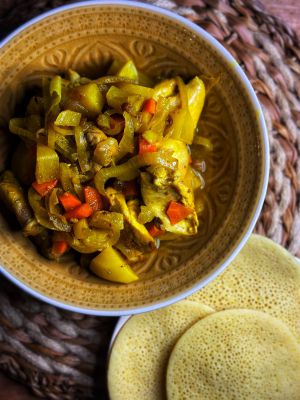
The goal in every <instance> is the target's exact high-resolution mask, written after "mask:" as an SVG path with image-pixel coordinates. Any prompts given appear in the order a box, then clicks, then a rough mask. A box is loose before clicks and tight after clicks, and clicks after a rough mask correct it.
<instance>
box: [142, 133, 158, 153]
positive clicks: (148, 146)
mask: <svg viewBox="0 0 300 400" xmlns="http://www.w3.org/2000/svg"><path fill="white" fill-rule="evenodd" d="M156 151H157V146H156V144H153V143H149V142H148V141H147V140H146V139H144V138H143V137H140V138H139V154H145V153H155V152H156Z"/></svg>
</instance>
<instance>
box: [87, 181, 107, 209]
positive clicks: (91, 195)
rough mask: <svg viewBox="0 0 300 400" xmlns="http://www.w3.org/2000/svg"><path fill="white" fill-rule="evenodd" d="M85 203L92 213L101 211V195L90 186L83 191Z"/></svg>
mask: <svg viewBox="0 0 300 400" xmlns="http://www.w3.org/2000/svg"><path fill="white" fill-rule="evenodd" d="M83 192H84V198H85V202H86V203H87V204H89V205H90V207H91V209H92V210H93V211H98V210H103V200H102V196H101V194H100V193H99V192H98V190H96V189H95V188H93V187H92V186H86V187H85V188H84V189H83Z"/></svg>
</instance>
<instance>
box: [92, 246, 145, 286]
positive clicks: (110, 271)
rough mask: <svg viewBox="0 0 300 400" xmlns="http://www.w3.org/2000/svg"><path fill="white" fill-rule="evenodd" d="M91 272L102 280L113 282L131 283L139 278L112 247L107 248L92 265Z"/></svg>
mask: <svg viewBox="0 0 300 400" xmlns="http://www.w3.org/2000/svg"><path fill="white" fill-rule="evenodd" d="M90 268H91V270H92V271H93V272H94V274H96V275H98V276H99V277H100V278H103V279H107V280H109V281H112V282H120V283H130V282H134V281H137V280H138V279H139V277H138V276H137V275H136V274H135V272H134V271H133V270H132V269H131V268H130V266H129V265H128V264H127V263H126V262H125V260H124V259H123V258H122V257H121V255H120V254H119V253H118V252H117V251H116V250H115V249H113V248H112V247H107V248H106V249H104V250H103V251H102V252H101V253H100V254H99V255H98V256H96V257H95V258H94V259H93V260H92V261H91V264H90Z"/></svg>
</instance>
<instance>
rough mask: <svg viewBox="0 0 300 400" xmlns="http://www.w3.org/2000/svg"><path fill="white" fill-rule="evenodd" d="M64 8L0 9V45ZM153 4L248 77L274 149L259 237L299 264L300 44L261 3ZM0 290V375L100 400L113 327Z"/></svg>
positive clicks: (15, 3)
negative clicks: (217, 45)
mask: <svg viewBox="0 0 300 400" xmlns="http://www.w3.org/2000/svg"><path fill="white" fill-rule="evenodd" d="M149 2H150V1H149ZM65 3H67V2H63V1H59V0H48V1H47V0H38V1H33V0H27V1H23V0H2V1H1V4H0V36H2V37H4V36H5V34H7V33H8V32H10V31H11V30H13V29H14V28H16V27H17V26H18V25H20V23H23V22H25V21H26V20H28V19H30V18H32V17H33V16H35V15H37V14H39V13H41V12H43V11H46V10H49V9H51V8H53V7H56V6H59V5H62V4H65ZM151 3H153V4H155V5H158V6H161V7H164V8H167V9H169V10H172V11H174V12H177V13H178V14H180V15H182V16H184V17H186V18H188V19H189V20H191V21H193V22H195V23H196V24H199V25H200V26H201V27H203V28H204V29H206V30H207V31H208V32H210V33H211V34H212V35H213V36H214V37H215V38H216V39H218V40H219V41H220V42H221V43H222V44H223V45H224V46H225V47H226V48H227V49H228V50H229V51H230V52H231V54H232V55H233V56H234V57H235V59H236V60H238V62H239V63H240V64H241V65H242V67H243V68H244V70H245V72H246V74H247V75H248V77H249V79H250V80H251V82H252V85H253V87H254V89H255V91H256V93H257V95H258V97H259V100H260V102H261V104H262V107H263V111H264V115H265V119H266V122H267V127H268V132H269V139H270V145H271V175H270V181H269V187H268V194H267V197H266V201H265V204H264V208H263V211H262V213H261V217H260V220H259V222H258V224H257V226H256V231H257V232H259V233H261V234H263V235H266V236H268V237H270V238H272V239H273V240H275V241H276V242H278V243H281V244H283V245H284V246H285V247H286V248H287V249H289V251H290V252H291V253H293V254H295V255H298V256H300V234H299V233H300V202H299V189H298V187H299V185H298V183H299V179H300V159H299V151H300V79H299V77H300V63H299V59H300V44H299V39H297V37H296V35H295V33H294V32H293V31H292V30H290V29H289V28H288V27H287V26H285V25H283V24H282V23H280V22H279V21H278V20H277V19H276V18H274V17H272V16H270V15H268V14H267V13H265V12H264V10H263V7H262V5H261V4H260V3H259V2H257V1H251V2H250V1H247V0H244V1H241V0H235V1H229V0H223V1H218V0H188V1H180V2H179V1H178V2H177V3H175V2H174V1H171V0H157V1H151ZM0 285H1V292H0V368H1V369H2V370H4V371H6V373H7V374H8V375H9V376H11V377H13V378H15V379H17V380H18V381H20V382H23V383H24V384H26V385H28V386H29V387H30V388H31V389H32V391H33V393H34V394H35V395H36V396H39V397H41V398H46V399H59V400H65V399H76V400H77V399H78V400H80V399H92V398H94V399H106V398H107V395H106V391H105V363H106V353H107V347H108V342H109V338H110V335H111V332H112V329H113V327H114V324H115V322H116V319H115V318H96V317H89V316H83V315H80V314H76V313H70V312H66V311H62V310H60V309H57V308H55V307H52V306H49V305H46V304H43V303H42V302H40V301H37V300H35V299H33V298H31V297H29V296H27V295H25V294H22V293H21V292H20V290H19V289H17V288H15V287H13V285H11V284H9V283H8V282H6V281H3V278H2V279H1V283H0Z"/></svg>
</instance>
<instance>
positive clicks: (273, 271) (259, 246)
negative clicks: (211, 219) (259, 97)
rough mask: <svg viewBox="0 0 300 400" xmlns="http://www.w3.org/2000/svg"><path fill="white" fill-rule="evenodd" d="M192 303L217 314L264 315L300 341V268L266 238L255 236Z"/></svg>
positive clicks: (196, 294) (195, 296) (292, 258)
mask: <svg viewBox="0 0 300 400" xmlns="http://www.w3.org/2000/svg"><path fill="white" fill-rule="evenodd" d="M189 299H190V300H193V301H199V302H200V303H203V304H207V305H209V306H210V307H213V308H214V309H215V310H217V311H220V310H225V309H234V308H249V309H254V310H261V311H264V312H266V313H268V314H270V315H272V316H274V317H276V318H279V319H281V320H282V321H283V322H285V323H286V324H287V325H288V326H289V328H290V329H291V331H292V332H293V333H294V335H295V336H296V337H297V339H298V340H299V341H300V266H299V264H298V262H297V261H296V259H295V258H294V257H293V256H292V255H291V254H290V253H288V252H287V251H286V250H285V249H284V248H283V247H281V246H279V245H278V244H276V243H274V242H273V241H271V240H270V239H267V238H265V237H263V236H259V235H252V236H251V237H250V239H249V240H248V242H247V244H246V245H245V247H244V248H243V249H242V251H241V252H240V253H239V255H238V256H237V257H236V258H235V260H234V261H233V262H232V263H231V264H230V265H229V266H228V268H227V269H226V270H225V272H224V273H223V274H221V275H220V276H219V277H217V278H216V279H215V280H214V281H213V282H211V283H210V284H209V285H207V286H206V287H205V288H204V289H202V290H200V291H198V292H197V293H195V294H194V295H192V296H190V298H189Z"/></svg>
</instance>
